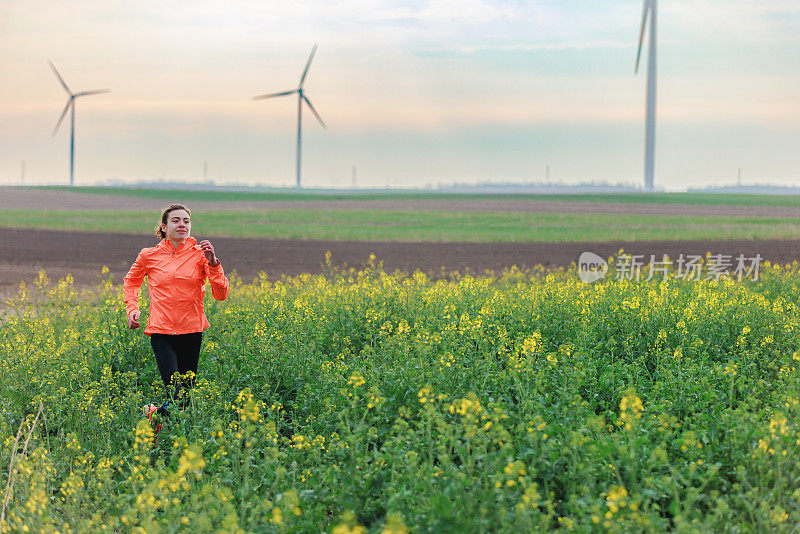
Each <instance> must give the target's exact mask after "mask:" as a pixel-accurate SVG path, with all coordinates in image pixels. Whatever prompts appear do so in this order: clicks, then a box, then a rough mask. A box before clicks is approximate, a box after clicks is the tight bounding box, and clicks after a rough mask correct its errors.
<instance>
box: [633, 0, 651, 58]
mask: <svg viewBox="0 0 800 534" xmlns="http://www.w3.org/2000/svg"><path fill="white" fill-rule="evenodd" d="M649 11H650V0H644V3H643V4H642V28H641V29H640V30H639V49H638V50H637V51H636V68H634V69H633V72H639V59H641V57H642V43H643V42H644V28H645V25H646V24H647V14H648V12H649Z"/></svg>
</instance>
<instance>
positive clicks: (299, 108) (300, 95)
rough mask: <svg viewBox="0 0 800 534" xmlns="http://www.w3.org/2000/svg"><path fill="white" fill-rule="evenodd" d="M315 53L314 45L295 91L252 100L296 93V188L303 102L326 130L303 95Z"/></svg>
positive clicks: (320, 118)
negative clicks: (304, 84)
mask: <svg viewBox="0 0 800 534" xmlns="http://www.w3.org/2000/svg"><path fill="white" fill-rule="evenodd" d="M316 51H317V45H316V44H315V45H314V47H313V48H312V49H311V54H310V55H309V56H308V61H307V62H306V68H305V69H304V70H303V75H302V76H300V83H299V84H298V86H297V89H292V90H290V91H281V92H280V93H270V94H268V95H261V96H254V97H253V100H264V99H266V98H273V97H276V96H287V95H293V94H295V93H297V187H298V188H299V187H300V154H301V152H302V144H303V143H302V140H301V137H300V131H301V125H302V116H303V102H305V103H306V105H308V109H310V110H311V113H313V114H314V117H316V118H317V120H318V121H319V123H320V125H322V127H323V128H325V129H327V128H328V127H327V126H326V125H325V121H323V120H322V117H320V116H319V113H317V110H316V109H314V106H313V105H311V101H310V100H309V99H308V97H307V96H306V95H305V92H303V82H305V81H306V75H308V68H309V67H310V66H311V60H312V59H314V54H315V53H316Z"/></svg>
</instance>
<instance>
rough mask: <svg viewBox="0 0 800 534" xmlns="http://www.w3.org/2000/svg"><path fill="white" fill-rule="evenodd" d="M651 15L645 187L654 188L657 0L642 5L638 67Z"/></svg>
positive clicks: (648, 52)
mask: <svg viewBox="0 0 800 534" xmlns="http://www.w3.org/2000/svg"><path fill="white" fill-rule="evenodd" d="M648 14H649V15H650V35H649V36H650V41H649V42H648V47H647V126H646V139H645V149H644V188H645V190H647V191H652V190H653V158H654V156H655V148H656V147H655V145H656V0H644V4H643V5H642V28H641V30H640V32H639V50H638V52H637V53H636V69H635V70H634V72H637V73H638V72H639V59H640V58H641V56H642V43H643V42H644V30H645V25H646V24H647V15H648Z"/></svg>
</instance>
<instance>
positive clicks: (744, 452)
mask: <svg viewBox="0 0 800 534" xmlns="http://www.w3.org/2000/svg"><path fill="white" fill-rule="evenodd" d="M798 269H800V268H798V266H797V265H795V266H791V267H785V268H781V267H778V266H767V267H766V268H763V269H762V271H761V273H760V278H759V279H758V280H757V281H752V280H745V281H742V282H732V281H728V280H722V281H719V282H715V281H708V282H706V281H701V282H688V281H681V280H674V279H668V280H666V281H660V280H654V281H639V282H635V281H628V280H611V279H609V280H605V281H601V282H596V283H595V284H592V285H587V284H583V283H581V282H580V281H579V280H578V277H577V274H576V273H575V271H574V270H566V271H564V270H562V271H556V272H551V273H545V272H542V271H540V270H535V271H530V272H518V271H515V270H512V271H509V272H506V273H504V274H503V275H498V276H487V277H461V276H458V275H454V276H452V277H450V278H449V279H446V280H438V281H434V280H430V279H428V278H426V276H425V275H423V274H421V273H416V274H414V275H409V276H406V275H403V274H395V275H389V274H386V273H384V272H383V271H382V269H381V267H380V265H375V264H372V267H371V268H368V269H365V270H364V271H360V272H335V271H331V272H329V273H328V274H327V276H324V277H323V276H319V277H312V276H310V275H303V276H300V277H298V278H293V279H288V280H284V281H281V282H273V281H269V280H267V279H262V280H261V281H258V282H256V283H255V284H253V285H241V284H238V283H236V281H234V282H233V284H232V286H233V287H232V290H231V297H230V299H229V300H228V301H226V302H223V303H217V302H214V301H209V302H208V303H207V311H208V315H209V320H210V322H211V328H210V329H209V330H208V331H207V333H206V336H205V338H204V339H205V340H204V346H203V352H202V354H201V361H200V373H199V377H198V384H197V387H196V388H195V390H194V392H193V395H192V397H191V403H190V405H189V407H188V408H186V410H185V411H184V412H175V413H173V414H172V417H171V418H170V419H169V420H168V421H166V422H165V423H164V427H163V430H161V432H160V433H159V434H158V436H157V440H155V442H154V439H153V431H152V426H151V424H150V422H149V421H146V420H144V419H143V417H142V415H141V407H142V405H143V404H145V403H148V402H152V401H157V400H158V399H160V398H161V391H162V388H163V386H162V385H161V383H160V378H159V376H158V374H157V370H156V366H155V362H154V357H153V356H152V354H151V350H150V346H149V343H148V339H147V337H146V336H144V335H143V334H142V333H141V332H140V331H135V332H132V331H129V330H127V328H126V327H125V317H124V309H123V304H122V299H121V291H120V289H119V287H118V286H115V285H112V284H111V282H110V281H109V280H107V281H106V282H104V283H102V284H101V285H99V286H98V288H97V289H96V290H95V291H94V292H92V293H91V294H88V293H87V294H83V295H78V294H76V292H75V291H74V290H73V288H72V286H71V285H70V283H69V280H66V281H61V282H59V283H57V284H54V285H53V286H47V285H46V283H45V282H46V281H45V279H44V277H42V280H41V283H40V284H39V286H40V287H38V288H29V290H28V292H27V293H26V294H24V295H21V296H20V297H19V298H17V299H15V300H14V301H11V302H9V303H7V305H6V306H5V307H4V308H3V311H0V314H2V315H0V411H2V417H0V465H1V466H3V469H2V474H0V490H2V492H3V493H2V495H0V497H2V500H3V506H4V508H3V510H4V511H3V513H4V517H3V523H2V530H3V531H4V532H5V531H34V532H35V531H59V532H102V531H108V532H129V531H132V532H155V531H160V532H171V531H186V532H197V531H201V532H205V531H211V530H215V529H221V530H222V531H226V532H227V531H230V532H235V531H245V532H250V531H255V532H321V531H322V532H335V533H344V532H367V531H369V532H436V533H439V532H488V531H492V532H494V531H497V532H522V531H549V530H554V529H563V530H570V529H574V530H578V531H597V532H604V531H611V532H629V531H654V532H658V531H664V530H670V529H674V530H693V531H694V530H699V531H728V530H736V529H738V530H739V531H744V532H747V531H755V530H769V529H775V530H785V531H792V530H795V529H796V528H797V526H798V524H800V489H798V488H800V464H798V460H797V458H798V455H800V425H798V423H797V421H798V415H799V414H800V383H799V382H798V370H797V368H796V366H797V364H798V359H800V356H799V355H798V352H797V349H798V334H800V312H799V310H798V301H799V300H800V277H799V276H798V275H799V274H800V273H799V272H798ZM143 309H144V308H143Z"/></svg>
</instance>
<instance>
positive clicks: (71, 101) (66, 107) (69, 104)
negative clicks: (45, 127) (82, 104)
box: [53, 97, 75, 135]
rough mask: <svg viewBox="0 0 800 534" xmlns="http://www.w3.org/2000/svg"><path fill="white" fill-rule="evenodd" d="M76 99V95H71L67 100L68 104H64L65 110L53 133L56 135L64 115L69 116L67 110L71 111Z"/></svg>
mask: <svg viewBox="0 0 800 534" xmlns="http://www.w3.org/2000/svg"><path fill="white" fill-rule="evenodd" d="M74 101H75V97H70V98H69V100H67V105H66V106H64V111H62V112H61V116H60V117H59V118H58V122H57V123H56V127H55V128H53V135H56V132H57V131H58V127H59V126H61V121H63V120H64V117H66V116H67V111H69V107H70V106H71V105H72V103H73V102H74Z"/></svg>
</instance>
